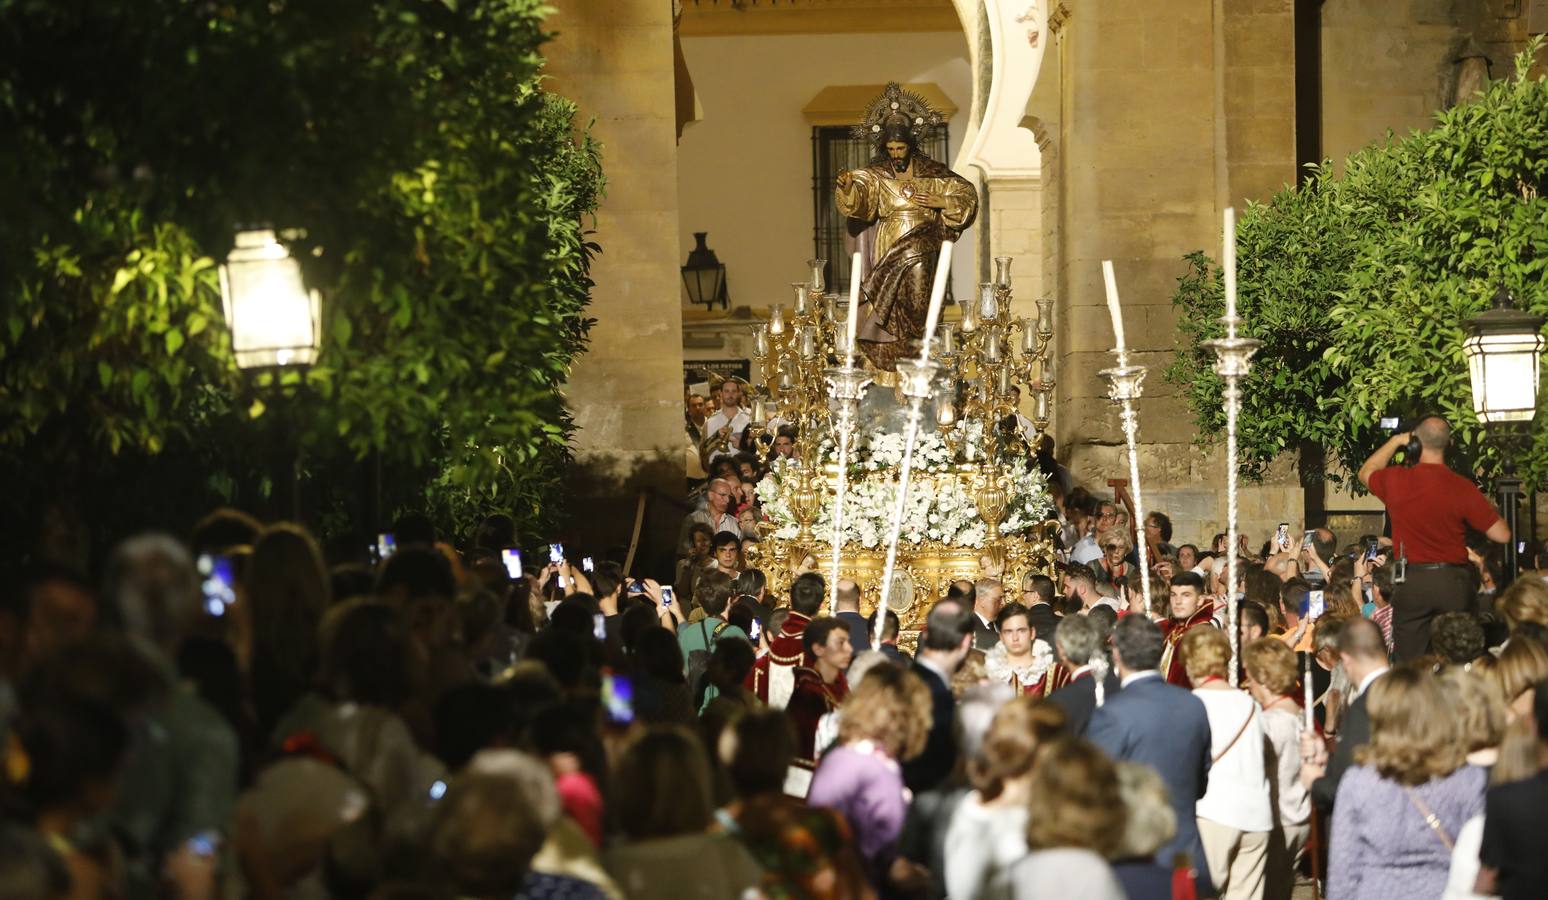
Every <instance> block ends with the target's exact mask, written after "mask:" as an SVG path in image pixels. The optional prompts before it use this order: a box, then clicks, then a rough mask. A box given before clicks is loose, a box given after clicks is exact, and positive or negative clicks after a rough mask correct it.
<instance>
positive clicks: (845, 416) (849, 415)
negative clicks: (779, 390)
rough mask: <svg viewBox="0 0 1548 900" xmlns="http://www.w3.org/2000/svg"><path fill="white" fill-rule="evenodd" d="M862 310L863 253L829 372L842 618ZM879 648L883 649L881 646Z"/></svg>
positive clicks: (854, 264) (832, 600)
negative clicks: (836, 358)
mask: <svg viewBox="0 0 1548 900" xmlns="http://www.w3.org/2000/svg"><path fill="white" fill-rule="evenodd" d="M859 310H860V254H858V253H856V254H855V255H854V256H853V257H851V259H850V269H849V309H848V315H847V316H846V321H845V323H844V337H843V339H842V340H843V343H842V344H840V345H839V347H838V348H837V349H838V355H839V365H838V366H837V367H835V368H832V369H829V370H828V393H829V395H830V396H831V397H832V398H833V399H834V401H835V402H834V404H833V437H834V443H836V444H838V487H837V489H836V490H835V491H834V498H833V564H832V567H831V571H830V572H829V576H830V577H829V578H828V606H829V608H830V611H831V614H833V615H838V585H839V560H840V558H841V557H842V556H843V548H844V503H845V500H846V498H847V497H848V495H849V445H850V444H851V443H853V441H854V434H855V426H856V418H857V416H858V413H859V410H860V401H861V400H862V399H863V398H864V397H865V389H866V388H867V387H869V386H870V384H871V379H870V378H869V377H868V376H867V375H866V374H865V370H864V369H862V368H860V367H858V366H856V365H855V346H856V345H855V332H856V325H857V324H858V322H859ZM877 646H880V644H879V643H878V645H877Z"/></svg>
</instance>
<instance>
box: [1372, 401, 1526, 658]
mask: <svg viewBox="0 0 1548 900" xmlns="http://www.w3.org/2000/svg"><path fill="white" fill-rule="evenodd" d="M1413 436H1414V437H1417V438H1418V439H1419V447H1420V455H1419V462H1418V464H1417V465H1414V466H1410V467H1402V466H1391V465H1389V463H1391V462H1392V456H1393V454H1395V453H1397V451H1398V448H1400V447H1402V446H1403V445H1404V444H1407V443H1408V439H1409V435H1407V434H1395V435H1393V436H1392V439H1391V440H1389V441H1387V443H1386V444H1385V445H1383V446H1382V447H1381V449H1379V450H1377V451H1376V452H1375V453H1372V454H1371V458H1370V459H1367V460H1366V461H1365V465H1363V466H1361V467H1360V482H1361V483H1362V484H1364V485H1365V486H1366V487H1368V488H1370V489H1371V493H1373V494H1375V495H1376V496H1377V497H1380V498H1381V501H1382V503H1385V504H1386V506H1387V517H1388V518H1389V519H1390V520H1391V522H1392V547H1393V551H1394V553H1395V554H1396V558H1403V557H1406V558H1407V560H1408V571H1407V579H1406V580H1405V581H1404V582H1403V583H1402V584H1399V585H1397V586H1396V587H1397V590H1396V592H1395V596H1394V597H1393V598H1392V637H1393V643H1394V645H1395V646H1394V653H1393V655H1394V656H1395V657H1396V658H1397V661H1398V662H1406V661H1408V660H1410V659H1414V658H1415V657H1419V656H1423V655H1424V654H1425V653H1426V652H1428V651H1429V648H1430V622H1431V621H1432V620H1434V618H1435V617H1436V616H1438V615H1440V614H1441V613H1443V612H1452V611H1456V610H1467V609H1470V608H1471V607H1472V604H1473V598H1474V597H1475V595H1476V591H1477V586H1476V585H1475V584H1474V581H1473V578H1474V576H1473V568H1472V566H1470V565H1469V564H1468V561H1467V545H1466V544H1465V543H1464V538H1465V536H1466V534H1467V529H1468V528H1473V529H1474V530H1476V531H1481V532H1483V533H1484V535H1485V536H1486V537H1488V538H1489V540H1491V541H1495V542H1496V543H1504V542H1506V541H1508V540H1510V528H1509V527H1507V526H1506V524H1505V520H1504V519H1501V518H1500V514H1499V511H1498V510H1496V509H1495V508H1494V504H1493V503H1490V502H1489V499H1488V498H1487V497H1485V496H1484V495H1483V493H1482V492H1480V491H1479V490H1478V486H1477V485H1475V484H1473V482H1472V481H1471V480H1469V479H1467V478H1464V477H1463V476H1461V475H1458V474H1457V473H1455V472H1453V471H1451V470H1450V469H1448V468H1447V467H1446V446H1447V445H1448V444H1450V443H1451V427H1450V426H1449V425H1447V424H1446V420H1445V419H1442V418H1441V417H1440V416H1430V417H1429V418H1427V419H1423V420H1421V421H1420V422H1419V425H1418V426H1417V427H1416V428H1415V429H1414V431H1413Z"/></svg>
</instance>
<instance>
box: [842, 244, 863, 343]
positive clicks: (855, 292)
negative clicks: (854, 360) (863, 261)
mask: <svg viewBox="0 0 1548 900" xmlns="http://www.w3.org/2000/svg"><path fill="white" fill-rule="evenodd" d="M848 312H849V315H848V317H847V320H846V321H845V322H844V333H845V334H847V335H849V355H850V356H851V357H853V356H854V353H855V331H856V330H857V328H858V326H859V324H860V254H859V253H856V254H855V255H854V256H851V257H850V258H849V310H848Z"/></svg>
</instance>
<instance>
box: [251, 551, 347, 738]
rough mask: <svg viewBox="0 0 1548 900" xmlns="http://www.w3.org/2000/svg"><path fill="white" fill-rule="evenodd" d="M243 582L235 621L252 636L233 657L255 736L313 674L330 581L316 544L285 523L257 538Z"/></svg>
mask: <svg viewBox="0 0 1548 900" xmlns="http://www.w3.org/2000/svg"><path fill="white" fill-rule="evenodd" d="M243 581H244V586H245V587H246V589H247V590H246V592H245V595H244V596H241V597H240V598H239V602H238V604H237V606H236V607H235V608H234V611H235V613H236V617H235V618H236V621H237V622H239V623H240V622H243V621H244V620H245V621H246V622H248V623H250V624H249V626H248V627H249V628H250V629H251V632H250V635H251V636H250V638H249V641H248V642H245V643H247V646H242V644H243V643H244V642H242V641H240V640H239V641H238V647H237V657H238V659H240V660H242V661H243V662H245V663H246V669H247V672H248V681H249V683H250V685H251V690H252V697H253V707H254V710H255V712H256V713H257V716H258V728H259V732H260V733H261V734H264V735H268V734H270V733H271V731H272V730H273V728H274V725H275V723H276V722H278V721H279V718H280V717H281V716H283V715H284V714H285V712H286V710H288V709H290V707H291V705H292V704H294V703H295V702H296V701H297V700H298V699H300V698H301V695H302V694H304V693H306V690H307V688H308V687H309V686H310V685H311V682H312V676H313V675H314V674H315V673H316V671H317V662H318V655H319V654H318V644H317V629H318V624H319V623H320V622H321V621H322V617H323V613H324V612H325V611H326V610H327V609H328V606H329V604H330V603H331V602H332V590H333V588H332V581H331V579H330V578H329V576H328V569H327V567H326V566H325V565H324V564H323V558H322V551H321V550H319V549H318V547H317V542H316V541H314V540H313V539H312V536H311V535H310V534H309V533H307V531H306V529H304V528H302V527H301V526H300V525H294V524H291V523H288V522H280V523H277V524H275V525H271V526H269V527H268V528H266V529H264V531H263V533H262V534H260V535H258V541H257V543H255V544H254V545H253V555H252V556H251V557H250V558H249V559H248V562H247V567H246V570H245V571H244V573H243ZM239 631H240V628H239Z"/></svg>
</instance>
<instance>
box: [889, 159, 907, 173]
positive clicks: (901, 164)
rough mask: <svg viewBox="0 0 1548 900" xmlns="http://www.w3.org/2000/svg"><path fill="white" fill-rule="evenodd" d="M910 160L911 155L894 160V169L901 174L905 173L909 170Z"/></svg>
mask: <svg viewBox="0 0 1548 900" xmlns="http://www.w3.org/2000/svg"><path fill="white" fill-rule="evenodd" d="M908 161H909V157H907V156H905V157H903V158H902V159H895V160H893V161H892V170H893V171H894V172H897V173H898V174H900V175H901V174H903V173H904V172H907V171H908Z"/></svg>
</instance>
